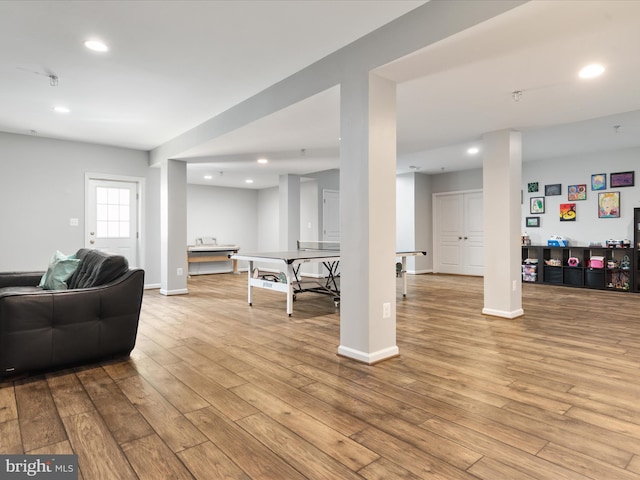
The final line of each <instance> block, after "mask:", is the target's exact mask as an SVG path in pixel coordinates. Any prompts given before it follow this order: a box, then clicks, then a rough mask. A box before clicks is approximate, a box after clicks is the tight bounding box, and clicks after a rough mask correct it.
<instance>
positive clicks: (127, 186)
mask: <svg viewBox="0 0 640 480" xmlns="http://www.w3.org/2000/svg"><path fill="white" fill-rule="evenodd" d="M138 188H139V185H138V183H137V182H135V181H119V180H103V179H97V178H89V179H88V181H87V198H86V218H87V219H86V233H85V246H86V247H87V248H95V249H97V250H102V251H106V252H111V253H116V254H118V255H123V256H124V257H126V258H127V260H128V261H129V265H130V266H131V267H137V266H138V252H139V245H138V242H139V229H138V201H139V192H138Z"/></svg>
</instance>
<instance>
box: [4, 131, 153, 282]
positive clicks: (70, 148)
mask: <svg viewBox="0 0 640 480" xmlns="http://www.w3.org/2000/svg"><path fill="white" fill-rule="evenodd" d="M0 153H1V154H2V160H1V161H0V205H1V207H0V225H2V235H0V252H2V254H1V255H0V271H15V270H45V269H46V267H47V265H48V262H49V258H50V257H51V254H52V253H53V252H54V251H55V250H60V251H62V252H64V253H66V254H70V253H73V252H75V251H76V250H78V249H79V248H81V247H84V245H85V238H84V229H85V223H84V219H85V208H84V207H85V198H84V197H85V172H94V173H105V174H111V175H123V176H134V177H142V178H145V179H146V181H145V188H146V192H145V198H144V200H145V202H144V205H145V210H144V212H143V218H144V222H145V223H144V227H145V230H144V232H143V246H144V254H145V257H144V259H143V261H144V264H143V266H144V269H145V283H146V284H147V285H149V284H158V283H159V282H160V210H159V209H160V205H159V198H160V170H159V169H155V168H150V167H149V166H148V154H147V152H143V151H139V150H131V149H125V148H116V147H109V146H103V145H94V144H88V143H79V142H69V141H64V140H52V139H48V138H43V137H33V136H27V135H15V134H10V133H1V132H0ZM70 218H77V219H79V225H78V226H73V227H72V226H70V225H69V219H70Z"/></svg>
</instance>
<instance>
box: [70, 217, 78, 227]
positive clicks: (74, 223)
mask: <svg viewBox="0 0 640 480" xmlns="http://www.w3.org/2000/svg"><path fill="white" fill-rule="evenodd" d="M79 223H80V222H79V220H78V219H77V218H70V219H69V226H71V227H77V226H78V225H79Z"/></svg>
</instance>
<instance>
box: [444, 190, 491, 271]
mask: <svg viewBox="0 0 640 480" xmlns="http://www.w3.org/2000/svg"><path fill="white" fill-rule="evenodd" d="M435 198H436V201H435V212H434V221H435V224H434V231H435V234H436V238H435V244H436V245H437V259H435V260H436V272H439V273H452V274H459V275H483V273H484V231H483V228H484V227H483V226H484V220H483V215H482V192H469V193H456V194H444V195H436V197H435Z"/></svg>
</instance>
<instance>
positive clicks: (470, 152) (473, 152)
mask: <svg viewBox="0 0 640 480" xmlns="http://www.w3.org/2000/svg"><path fill="white" fill-rule="evenodd" d="M479 151H480V149H479V148H478V147H471V148H469V149H467V153H468V154H469V155H475V154H477V153H478V152H479Z"/></svg>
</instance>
